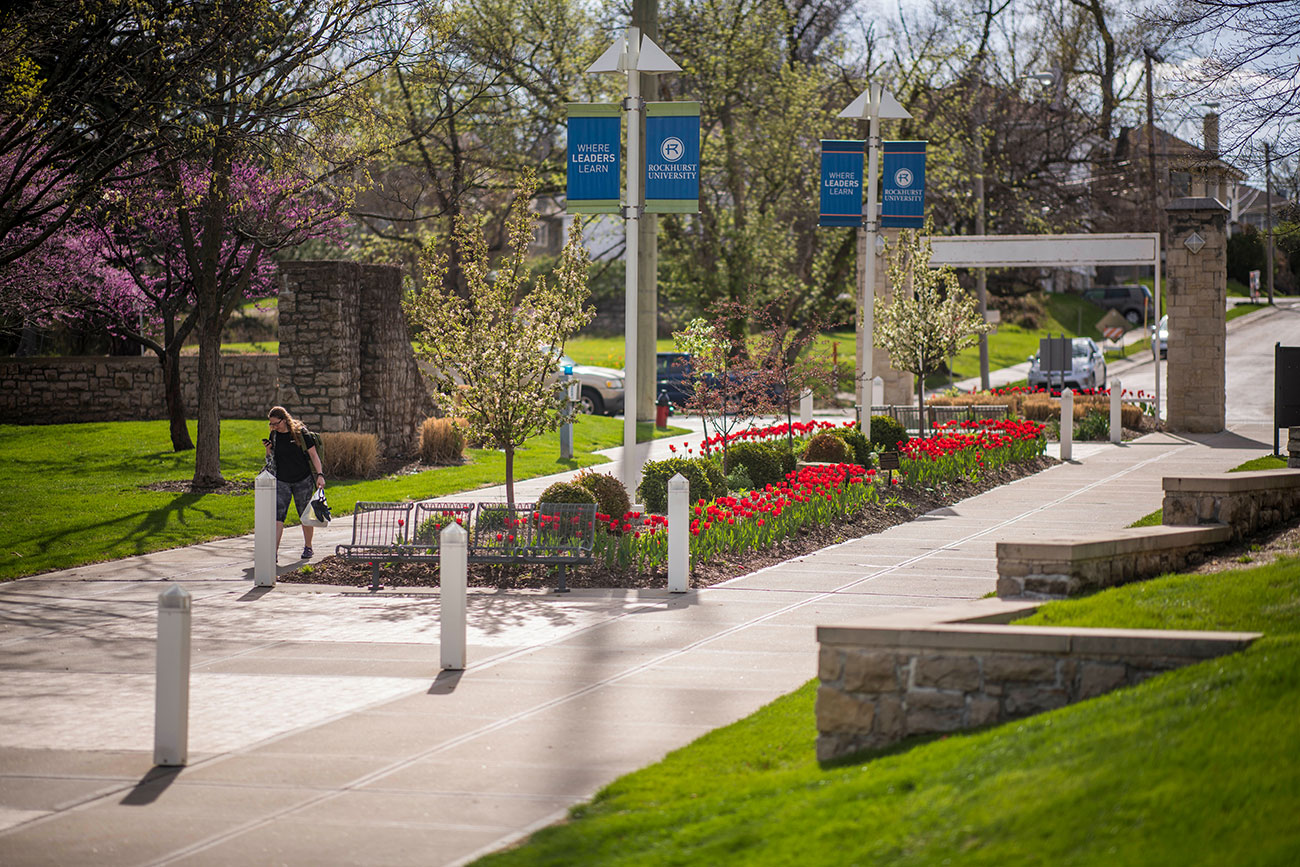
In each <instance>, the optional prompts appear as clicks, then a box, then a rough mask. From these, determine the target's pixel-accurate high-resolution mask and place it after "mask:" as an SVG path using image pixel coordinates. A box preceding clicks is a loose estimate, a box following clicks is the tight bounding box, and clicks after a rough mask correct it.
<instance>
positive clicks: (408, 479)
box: [0, 416, 686, 581]
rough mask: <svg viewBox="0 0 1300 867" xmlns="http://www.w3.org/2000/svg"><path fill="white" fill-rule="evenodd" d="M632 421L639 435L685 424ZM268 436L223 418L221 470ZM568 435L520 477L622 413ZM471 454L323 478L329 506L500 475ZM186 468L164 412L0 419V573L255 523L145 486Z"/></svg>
mask: <svg viewBox="0 0 1300 867" xmlns="http://www.w3.org/2000/svg"><path fill="white" fill-rule="evenodd" d="M638 429H639V431H640V433H641V436H639V437H638V439H649V438H650V437H651V436H652V435H664V436H667V435H672V434H674V433H676V434H681V433H686V431H685V430H684V429H680V428H670V429H669V430H668V431H666V432H659V433H658V434H655V433H654V431H653V425H639V426H638ZM191 435H193V430H192V429H191ZM265 435H266V422H265V421H262V420H260V419H259V420H255V421H254V420H227V421H223V422H222V423H221V470H222V473H223V474H224V475H225V477H226V478H227V479H229V480H232V481H234V480H241V479H244V480H246V479H252V478H253V477H254V476H255V475H257V473H258V472H260V471H261V469H262V462H263V458H264V452H263V449H262V443H261V438H262V437H264V436H265ZM573 439H574V443H573V448H574V455H575V458H574V460H572V461H560V460H559V459H558V457H557V456H558V455H559V451H560V447H559V435H558V433H550V434H547V435H544V436H541V437H537V438H536V439H533V440H531V441H529V444H528V445H527V446H526V447H525V448H524V449H523V450H522V451H520V452H519V453H517V454H516V456H515V479H516V481H519V480H523V479H529V478H533V477H536V476H541V475H547V474H550V473H556V472H561V471H564V470H569V469H578V468H580V467H586V466H592V465H595V464H601V463H605V462H606V460H607V459H606V458H605V457H603V456H601V455H597V454H594V452H595V451H597V450H599V449H606V448H611V447H613V446H618V445H621V444H622V439H623V422H622V419H616V418H604V417H598V416H580V417H579V419H578V423H577V424H575V425H574V437H573ZM466 457H467V458H468V462H467V463H466V464H464V465H462V466H457V467H440V468H437V469H433V470H427V471H425V472H421V473H416V474H414V475H406V476H390V477H388V478H383V479H374V480H369V481H362V480H348V479H330V482H329V487H328V488H327V493H328V494H329V501H330V505H331V507H332V508H333V510H334V513H335V514H336V515H342V514H347V513H349V512H351V511H352V509H353V507H354V505H355V503H356V502H357V501H358V500H405V499H412V498H430V497H441V496H446V495H448V494H454V493H458V492H460V491H468V490H473V489H474V488H481V487H486V486H490V485H499V484H502V483H503V482H504V480H505V456H504V454H502V453H501V452H497V451H493V450H488V449H468V450H467V451H466ZM193 474H194V452H192V451H191V452H182V453H179V454H178V453H176V452H173V451H172V450H171V441H170V439H169V437H168V432H167V423H166V422H165V421H150V422H104V423H91V424H63V425H33V426H18V425H0V581H4V580H10V579H13V578H17V577H20V576H23V575H31V574H35V573H38V572H45V571H48V570H51V569H65V568H68V567H71V566H78V565H82V564H85V563H96V562H101V561H104V560H114V559H118V558H121V557H128V556H131V555H134V554H143V553H147V552H149V551H160V550H163V549H166V548H175V547H177V546H180V545H192V544H195V543H197V542H204V541H208V540H211V539H219V538H224V537H227V536H238V535H242V534H244V533H251V532H252V531H253V498H252V496H251V495H250V494H177V493H169V492H164V491H146V490H143V489H142V486H143V485H148V484H150V483H153V482H159V481H168V480H177V481H184V480H188V479H189V478H191V477H192V476H193ZM289 513H290V515H291V516H292V515H294V510H293V509H292V508H291V509H290V510H289ZM289 523H290V524H295V523H297V518H296V517H291V518H290V520H289Z"/></svg>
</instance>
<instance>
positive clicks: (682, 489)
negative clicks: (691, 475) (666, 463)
mask: <svg viewBox="0 0 1300 867" xmlns="http://www.w3.org/2000/svg"><path fill="white" fill-rule="evenodd" d="M690 490H691V487H690V483H689V482H687V481H686V477H685V476H683V475H682V474H681V473H677V474H676V475H674V476H673V477H672V478H671V479H669V480H668V592H669V593H685V592H686V586H687V583H688V581H687V577H688V576H687V573H688V572H689V571H690V540H691V523H690V510H689V508H688V507H689V503H688V500H689V498H690Z"/></svg>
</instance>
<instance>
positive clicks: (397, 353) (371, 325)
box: [358, 265, 434, 456]
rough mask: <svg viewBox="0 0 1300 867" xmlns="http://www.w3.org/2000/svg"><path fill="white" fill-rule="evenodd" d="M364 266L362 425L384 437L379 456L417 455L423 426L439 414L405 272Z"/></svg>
mask: <svg viewBox="0 0 1300 867" xmlns="http://www.w3.org/2000/svg"><path fill="white" fill-rule="evenodd" d="M360 269H361V280H360V287H359V288H360V292H359V297H360V305H359V306H360V309H361V311H362V313H361V318H360V331H359V339H360V347H361V377H360V383H359V388H360V413H361V418H360V422H361V423H360V426H359V428H358V429H359V430H361V431H364V432H366V433H373V434H375V435H376V436H377V437H378V438H379V451H380V454H385V455H403V456H409V455H414V454H416V452H417V451H418V450H419V445H420V443H419V431H420V424H421V423H422V422H423V421H424V420H425V419H426V418H428V417H429V416H431V415H433V414H434V406H433V400H432V398H430V396H429V387H428V384H427V383H426V382H425V379H424V376H423V375H422V374H421V373H420V369H419V366H418V365H417V364H416V361H415V353H414V351H413V350H412V349H411V334H410V331H408V330H407V327H406V314H405V313H404V312H403V311H402V270H401V269H400V268H398V267H397V266H395V265H361V266H360Z"/></svg>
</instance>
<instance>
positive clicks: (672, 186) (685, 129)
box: [645, 102, 700, 214]
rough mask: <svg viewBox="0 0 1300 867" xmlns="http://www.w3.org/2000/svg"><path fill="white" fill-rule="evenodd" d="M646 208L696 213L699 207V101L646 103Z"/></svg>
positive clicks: (660, 212)
mask: <svg viewBox="0 0 1300 867" xmlns="http://www.w3.org/2000/svg"><path fill="white" fill-rule="evenodd" d="M645 210H646V213H647V214H695V213H699V210H700V104H699V103H698V102H647V103H646V106H645Z"/></svg>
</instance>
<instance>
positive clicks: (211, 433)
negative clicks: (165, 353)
mask: <svg viewBox="0 0 1300 867" xmlns="http://www.w3.org/2000/svg"><path fill="white" fill-rule="evenodd" d="M204 318H205V319H210V320H211V319H215V320H216V321H207V322H203V323H201V324H200V326H199V329H198V331H199V412H198V419H199V447H198V450H197V451H196V452H195V455H194V481H193V484H194V487H196V488H204V487H216V486H218V485H222V484H225V481H226V480H225V478H224V477H223V476H222V475H221V322H220V317H215V316H207V317H204Z"/></svg>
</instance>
